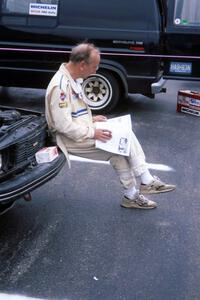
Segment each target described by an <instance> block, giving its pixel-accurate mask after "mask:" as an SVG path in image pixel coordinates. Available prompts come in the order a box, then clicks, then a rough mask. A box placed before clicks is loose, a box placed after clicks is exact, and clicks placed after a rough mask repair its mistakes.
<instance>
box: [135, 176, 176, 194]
mask: <svg viewBox="0 0 200 300" xmlns="http://www.w3.org/2000/svg"><path fill="white" fill-rule="evenodd" d="M175 188H176V186H175V185H173V184H166V183H164V182H162V181H161V180H160V179H159V178H158V177H156V176H154V180H153V181H152V182H151V183H150V184H141V185H140V193H142V194H158V193H165V192H170V191H173V190H174V189H175Z"/></svg>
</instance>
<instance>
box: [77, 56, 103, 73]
mask: <svg viewBox="0 0 200 300" xmlns="http://www.w3.org/2000/svg"><path fill="white" fill-rule="evenodd" d="M99 63H100V55H99V53H98V52H96V51H94V52H92V53H91V57H90V62H89V63H86V62H84V61H83V62H81V73H82V78H87V77H88V76H90V75H91V74H95V73H96V71H97V70H98V68H99Z"/></svg>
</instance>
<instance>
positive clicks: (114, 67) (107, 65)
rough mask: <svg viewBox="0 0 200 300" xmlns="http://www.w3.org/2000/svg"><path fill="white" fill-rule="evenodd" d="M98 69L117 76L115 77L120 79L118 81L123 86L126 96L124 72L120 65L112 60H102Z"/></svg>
mask: <svg viewBox="0 0 200 300" xmlns="http://www.w3.org/2000/svg"><path fill="white" fill-rule="evenodd" d="M100 69H104V70H109V71H112V72H113V73H115V74H117V77H118V78H119V79H120V81H121V83H122V85H123V88H124V92H125V95H128V85H127V79H126V77H127V76H126V70H125V68H124V67H123V66H122V65H121V64H119V63H117V62H115V61H113V60H109V59H103V58H102V59H101V63H100Z"/></svg>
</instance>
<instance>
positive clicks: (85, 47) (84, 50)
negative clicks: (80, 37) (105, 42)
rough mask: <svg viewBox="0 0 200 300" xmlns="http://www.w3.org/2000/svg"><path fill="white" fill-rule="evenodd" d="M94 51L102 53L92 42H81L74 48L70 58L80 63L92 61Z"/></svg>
mask: <svg viewBox="0 0 200 300" xmlns="http://www.w3.org/2000/svg"><path fill="white" fill-rule="evenodd" d="M92 52H97V53H100V51H99V49H98V48H97V47H96V46H95V45H94V44H91V43H81V44H78V45H77V46H75V47H74V48H72V51H71V54H70V57H69V60H70V61H71V62H73V63H75V64H76V63H79V62H81V61H84V62H85V63H87V64H88V63H90V57H91V53H92Z"/></svg>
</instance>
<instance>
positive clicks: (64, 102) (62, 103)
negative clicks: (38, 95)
mask: <svg viewBox="0 0 200 300" xmlns="http://www.w3.org/2000/svg"><path fill="white" fill-rule="evenodd" d="M45 116H46V120H47V123H48V126H49V129H50V130H51V131H52V132H54V133H55V136H56V141H57V145H58V146H59V147H60V148H61V150H62V151H63V152H64V154H65V155H66V157H67V160H68V164H69V166H70V161H69V156H68V153H71V154H73V155H77V156H80V157H84V158H88V159H94V160H102V161H109V162H110V164H111V165H112V166H113V168H114V169H115V171H116V172H117V174H118V175H119V178H120V182H121V184H122V186H123V187H124V189H129V188H131V187H133V186H136V180H135V176H136V177H137V176H140V175H141V174H142V173H143V172H145V171H146V170H147V165H146V162H145V156H144V152H143V150H142V148H141V146H140V143H139V142H138V140H137V138H136V136H135V134H134V133H132V140H131V147H130V148H131V149H130V155H129V156H128V157H125V156H122V155H117V154H113V153H110V152H107V151H104V150H101V149H97V148H95V140H94V130H95V123H93V121H92V114H91V111H90V109H89V107H88V105H87V104H86V102H85V101H84V95H83V92H82V89H81V86H80V84H77V83H76V81H74V80H73V79H72V77H71V76H70V74H69V72H68V71H67V69H66V67H65V64H62V65H61V66H60V68H59V70H58V71H57V73H56V74H55V75H54V76H53V78H52V80H51V81H50V83H49V85H48V88H47V91H46V99H45Z"/></svg>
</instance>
